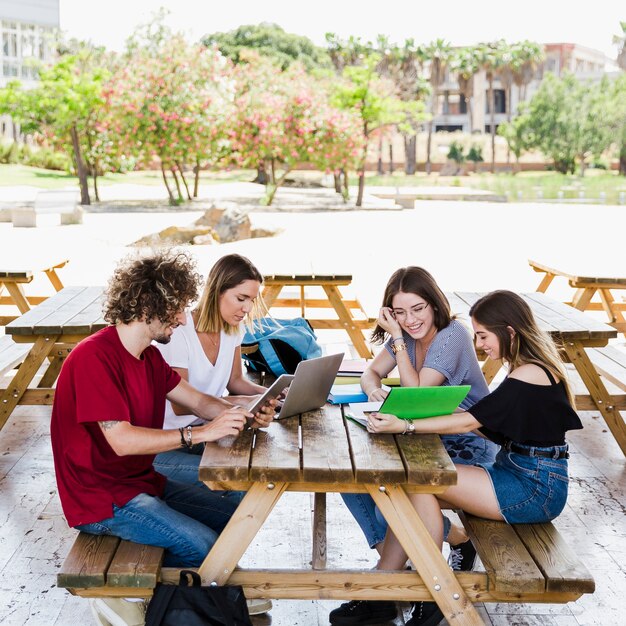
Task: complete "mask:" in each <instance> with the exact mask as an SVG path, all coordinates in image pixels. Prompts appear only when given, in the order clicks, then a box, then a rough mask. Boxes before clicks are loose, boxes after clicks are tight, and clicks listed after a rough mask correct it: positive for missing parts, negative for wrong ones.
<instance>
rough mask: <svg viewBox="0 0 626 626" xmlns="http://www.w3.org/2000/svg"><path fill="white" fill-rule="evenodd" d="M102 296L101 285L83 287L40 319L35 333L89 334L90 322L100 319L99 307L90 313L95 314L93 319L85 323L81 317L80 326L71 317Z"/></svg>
mask: <svg viewBox="0 0 626 626" xmlns="http://www.w3.org/2000/svg"><path fill="white" fill-rule="evenodd" d="M101 297H102V288H101V287H85V288H83V290H82V291H81V292H80V293H78V294H76V295H75V296H74V297H73V298H72V299H71V300H70V301H68V302H66V303H65V304H64V305H63V306H62V307H59V308H57V309H56V310H54V311H53V312H51V313H50V314H49V315H48V316H47V317H45V318H44V319H42V320H40V321H39V323H38V324H37V326H36V328H35V334H38V335H48V334H52V333H54V334H60V335H61V334H66V335H67V334H74V335H76V334H79V335H80V334H91V328H92V322H95V321H98V320H102V313H101V308H99V307H97V308H96V310H95V311H94V310H93V309H91V314H92V315H95V316H96V319H95V320H92V322H89V323H87V320H86V319H85V318H84V317H82V318H79V319H80V320H81V324H80V326H76V327H75V326H74V324H73V319H74V318H75V317H76V316H78V315H80V314H81V313H82V312H83V311H84V310H85V309H88V308H89V307H90V306H91V305H92V304H93V302H94V300H98V302H100V298H101Z"/></svg>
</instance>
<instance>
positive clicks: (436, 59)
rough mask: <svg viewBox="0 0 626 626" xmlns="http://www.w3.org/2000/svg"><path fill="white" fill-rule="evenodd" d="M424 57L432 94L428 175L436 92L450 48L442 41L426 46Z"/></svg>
mask: <svg viewBox="0 0 626 626" xmlns="http://www.w3.org/2000/svg"><path fill="white" fill-rule="evenodd" d="M426 55H427V57H428V59H430V86H431V89H432V92H431V94H430V102H431V109H430V111H431V118H430V120H429V122H428V141H427V143H426V173H427V174H430V172H431V169H432V166H431V162H430V149H431V141H432V134H433V120H434V118H435V115H436V114H437V96H438V90H439V87H440V86H441V84H442V83H443V81H444V78H445V75H446V67H447V65H448V63H449V62H450V60H451V56H452V48H451V47H450V44H449V43H447V42H446V41H444V40H443V39H437V40H436V41H433V42H431V43H430V44H428V46H427V48H426Z"/></svg>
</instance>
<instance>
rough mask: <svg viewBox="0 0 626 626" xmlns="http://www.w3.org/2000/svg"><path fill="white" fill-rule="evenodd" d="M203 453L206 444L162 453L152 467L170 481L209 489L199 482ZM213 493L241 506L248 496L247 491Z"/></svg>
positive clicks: (155, 459)
mask: <svg viewBox="0 0 626 626" xmlns="http://www.w3.org/2000/svg"><path fill="white" fill-rule="evenodd" d="M203 452H204V444H202V443H199V444H196V445H194V446H193V447H192V448H191V449H187V448H177V449H176V450H169V451H168V452H161V453H159V454H157V455H156V457H155V458H154V462H153V463H152V465H153V467H154V469H155V470H156V471H157V472H159V474H163V476H167V477H168V479H170V480H176V481H178V482H181V483H187V484H189V485H197V486H199V487H202V488H203V489H208V487H207V486H206V485H205V484H204V483H203V482H201V481H200V480H198V467H199V465H200V459H201V458H202V453H203ZM213 493H216V494H218V495H220V496H222V497H224V498H228V499H230V500H234V501H235V503H236V504H239V503H240V502H241V501H242V500H243V497H244V496H245V495H246V492H245V491H213Z"/></svg>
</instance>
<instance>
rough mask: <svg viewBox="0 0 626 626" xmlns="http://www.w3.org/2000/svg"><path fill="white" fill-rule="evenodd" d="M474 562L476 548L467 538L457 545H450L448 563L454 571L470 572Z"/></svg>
mask: <svg viewBox="0 0 626 626" xmlns="http://www.w3.org/2000/svg"><path fill="white" fill-rule="evenodd" d="M475 562H476V548H475V547H474V546H473V545H472V542H471V541H470V540H469V539H468V540H467V541H466V542H465V543H460V544H459V545H458V546H450V554H449V555H448V564H449V565H450V567H451V568H452V569H453V570H454V571H455V572H471V571H472V569H474V563H475Z"/></svg>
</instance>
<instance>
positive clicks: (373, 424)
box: [367, 413, 406, 434]
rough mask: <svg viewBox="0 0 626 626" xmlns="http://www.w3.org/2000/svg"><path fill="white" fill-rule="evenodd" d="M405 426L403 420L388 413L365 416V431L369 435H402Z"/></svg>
mask: <svg viewBox="0 0 626 626" xmlns="http://www.w3.org/2000/svg"><path fill="white" fill-rule="evenodd" d="M405 426H406V424H405V423H404V420H401V419H399V418H397V417H396V416H395V415H389V414H388V413H369V414H368V416H367V430H368V431H369V432H370V433H376V434H378V433H403V432H404V429H405Z"/></svg>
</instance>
